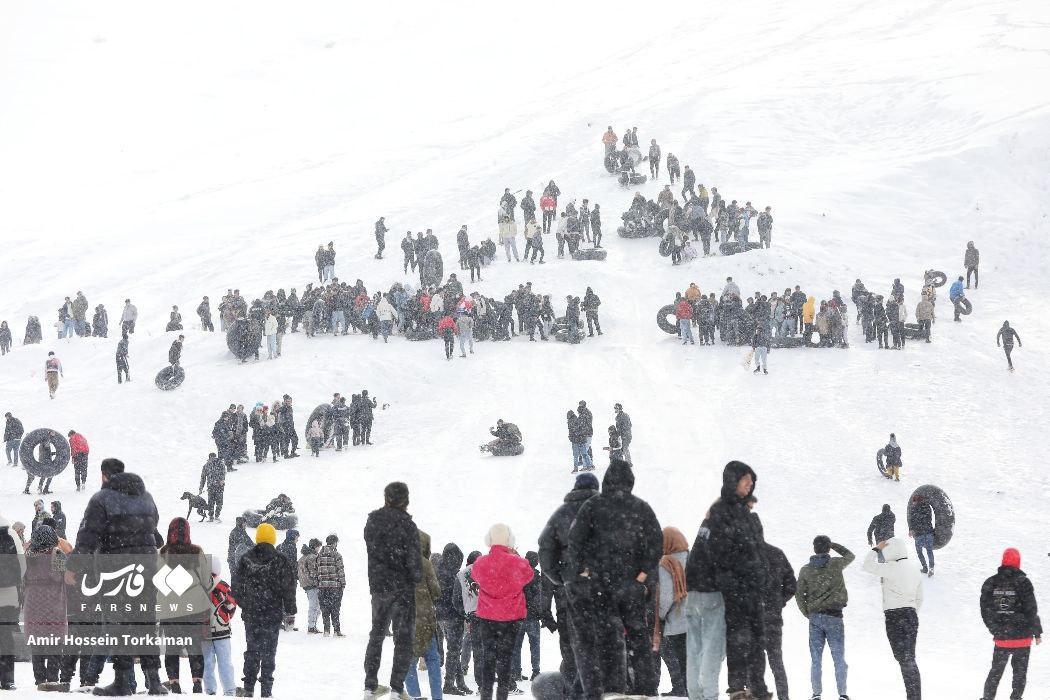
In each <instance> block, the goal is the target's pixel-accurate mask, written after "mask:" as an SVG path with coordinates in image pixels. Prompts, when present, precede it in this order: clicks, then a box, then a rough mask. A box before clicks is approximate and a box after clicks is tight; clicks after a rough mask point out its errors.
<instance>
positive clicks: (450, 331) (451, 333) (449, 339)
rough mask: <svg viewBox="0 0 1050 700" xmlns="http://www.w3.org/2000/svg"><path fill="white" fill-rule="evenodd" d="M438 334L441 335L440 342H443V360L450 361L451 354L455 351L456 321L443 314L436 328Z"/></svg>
mask: <svg viewBox="0 0 1050 700" xmlns="http://www.w3.org/2000/svg"><path fill="white" fill-rule="evenodd" d="M437 330H438V334H439V335H441V338H442V340H444V341H445V359H446V360H451V359H452V353H453V352H455V349H456V339H455V336H456V321H455V319H453V318H452V316H450V315H448V314H445V315H444V316H442V317H441V320H440V321H438V326H437Z"/></svg>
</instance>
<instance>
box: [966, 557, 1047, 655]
mask: <svg viewBox="0 0 1050 700" xmlns="http://www.w3.org/2000/svg"><path fill="white" fill-rule="evenodd" d="M981 618H982V619H983V620H984V625H985V627H987V628H988V631H989V632H991V633H992V637H993V638H994V639H995V640H997V641H1000V640H1018V639H1028V638H1030V637H1041V636H1042V634H1043V626H1042V624H1041V623H1040V622H1039V609H1038V607H1037V605H1036V602H1035V589H1034V588H1033V587H1032V582H1031V581H1029V580H1028V577H1027V576H1026V575H1025V573H1024V572H1023V571H1021V570H1020V569H1015V568H1013V567H1009V566H1000V567H999V573H997V574H996V575H995V576H992V577H991V578H989V579H988V580H987V581H985V582H984V585H983V586H981Z"/></svg>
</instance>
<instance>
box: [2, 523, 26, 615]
mask: <svg viewBox="0 0 1050 700" xmlns="http://www.w3.org/2000/svg"><path fill="white" fill-rule="evenodd" d="M4 537H10V538H11V539H12V540H14V543H15V547H14V549H15V558H14V560H15V561H17V563H18V580H19V581H21V580H22V577H23V576H25V573H26V554H25V550H24V549H23V548H22V542H21V540H19V538H18V533H17V532H15V531H14V530H13V529H12V528H11V523H10V522H9V521H8V520H7V519H6V518H4V517H3V516H0V538H4ZM10 565H11V564H10V562H5V563H3V566H10ZM6 607H13V608H17V607H18V587H17V586H6V587H3V588H0V608H6Z"/></svg>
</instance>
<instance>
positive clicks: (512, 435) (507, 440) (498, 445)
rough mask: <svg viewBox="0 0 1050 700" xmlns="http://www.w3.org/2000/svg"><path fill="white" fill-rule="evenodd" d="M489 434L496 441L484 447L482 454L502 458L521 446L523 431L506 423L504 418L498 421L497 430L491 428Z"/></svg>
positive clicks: (482, 447)
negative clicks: (489, 453) (486, 453)
mask: <svg viewBox="0 0 1050 700" xmlns="http://www.w3.org/2000/svg"><path fill="white" fill-rule="evenodd" d="M489 434H491V435H492V436H493V437H495V438H496V439H495V440H493V441H491V442H489V443H486V444H484V445H482V446H481V451H482V452H491V453H492V454H494V455H496V456H502V455H505V454H507V453H509V452H511V451H512V450H513V449H514V448H515V447H517V446H518V445H520V444H521V430H519V429H518V426H516V425H515V424H513V423H505V422H504V421H503V419H502V418H500V419H499V420H497V421H496V427H495V428H489Z"/></svg>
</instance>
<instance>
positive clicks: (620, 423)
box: [613, 403, 634, 464]
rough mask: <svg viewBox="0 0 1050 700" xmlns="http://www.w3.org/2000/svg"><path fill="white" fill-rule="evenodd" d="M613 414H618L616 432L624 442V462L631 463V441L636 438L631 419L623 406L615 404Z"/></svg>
mask: <svg viewBox="0 0 1050 700" xmlns="http://www.w3.org/2000/svg"><path fill="white" fill-rule="evenodd" d="M613 413H615V414H616V431H617V432H618V433H619V434H620V440H621V441H622V442H623V461H625V462H627V463H628V464H630V463H631V440H632V439H633V438H634V434H633V432H632V426H631V417H630V416H629V415H627V412H626V411H624V410H623V404H619V403H617V404H613Z"/></svg>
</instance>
